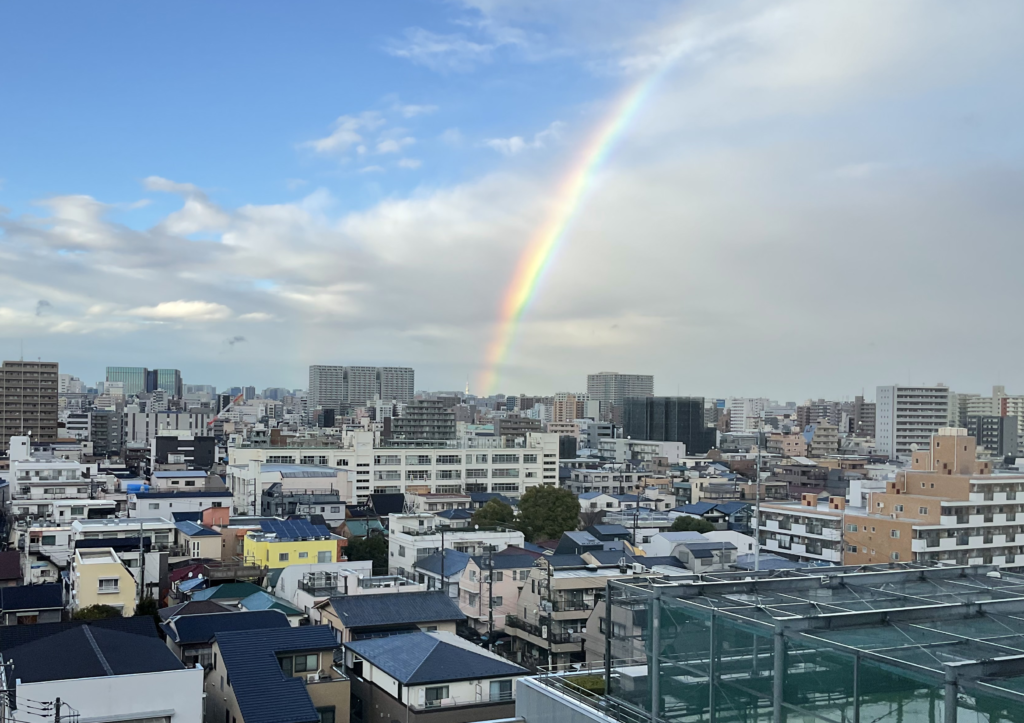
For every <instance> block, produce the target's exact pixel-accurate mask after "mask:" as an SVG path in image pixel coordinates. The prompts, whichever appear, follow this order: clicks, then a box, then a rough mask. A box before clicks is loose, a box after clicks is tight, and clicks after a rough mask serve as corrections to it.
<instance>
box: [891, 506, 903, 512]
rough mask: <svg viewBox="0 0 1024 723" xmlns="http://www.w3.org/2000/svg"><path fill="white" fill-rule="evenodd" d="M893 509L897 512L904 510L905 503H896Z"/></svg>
mask: <svg viewBox="0 0 1024 723" xmlns="http://www.w3.org/2000/svg"><path fill="white" fill-rule="evenodd" d="M893 510H894V511H895V512H903V505H896V506H895V507H893Z"/></svg>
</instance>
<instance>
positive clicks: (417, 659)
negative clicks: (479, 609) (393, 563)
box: [246, 633, 529, 723]
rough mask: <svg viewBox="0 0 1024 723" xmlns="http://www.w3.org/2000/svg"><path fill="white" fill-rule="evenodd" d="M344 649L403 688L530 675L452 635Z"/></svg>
mask: <svg viewBox="0 0 1024 723" xmlns="http://www.w3.org/2000/svg"><path fill="white" fill-rule="evenodd" d="M345 647H346V648H348V649H349V650H351V651H352V652H354V653H356V654H357V655H359V657H361V658H364V659H365V660H368V661H369V662H370V663H372V664H373V665H374V666H375V667H377V668H380V669H381V670H383V671H384V672H385V673H387V674H388V675H390V676H391V677H392V678H394V679H395V680H398V681H399V682H401V683H402V684H404V685H422V684H424V683H444V682H447V681H452V682H454V681H458V680H480V679H483V680H486V679H487V678H506V677H511V676H519V675H527V674H528V672H529V671H527V670H526V669H525V668H520V667H519V666H518V665H513V664H512V663H510V662H508V661H506V660H502V659H501V658H498V657H497V656H495V655H492V654H490V653H487V652H484V651H483V650H482V649H477V650H474V649H472V648H471V647H469V646H466V645H464V644H461V641H460V639H459V638H457V637H456V636H454V635H452V634H451V633H408V634H406V635H392V636H390V637H386V638H372V639H370V640H359V641H356V642H353V643H346V645H345ZM246 723H248V721H247V722H246Z"/></svg>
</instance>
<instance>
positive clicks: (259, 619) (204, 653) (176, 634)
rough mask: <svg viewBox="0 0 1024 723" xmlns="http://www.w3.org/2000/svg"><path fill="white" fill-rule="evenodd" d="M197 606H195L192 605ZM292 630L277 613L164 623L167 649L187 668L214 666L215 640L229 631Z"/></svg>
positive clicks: (203, 616)
mask: <svg viewBox="0 0 1024 723" xmlns="http://www.w3.org/2000/svg"><path fill="white" fill-rule="evenodd" d="M189 604H190V605H194V604H195V603H189ZM287 627H289V624H288V618H287V617H286V616H285V615H283V614H281V613H279V612H277V611H276V610H258V611H253V612H249V611H233V612H214V613H197V614H193V615H175V616H173V617H171V618H170V619H169V620H167V621H166V622H163V623H161V624H160V629H161V630H163V632H164V635H165V636H166V642H167V647H168V648H169V649H170V651H171V652H172V653H174V657H176V658H178V660H180V661H181V662H182V663H184V664H185V667H188V668H192V667H195V666H196V665H197V664H198V665H202V666H203V667H204V668H210V667H212V665H213V639H214V637H215V636H216V635H217V633H223V632H227V631H228V630H273V629H275V628H278V629H279V628H287Z"/></svg>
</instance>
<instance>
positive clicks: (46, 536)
mask: <svg viewBox="0 0 1024 723" xmlns="http://www.w3.org/2000/svg"><path fill="white" fill-rule="evenodd" d="M14 537H15V541H14V546H15V547H16V548H17V549H18V550H19V551H23V552H25V553H27V554H26V555H25V564H24V567H23V568H22V572H23V574H24V575H25V578H24V582H25V584H26V585H37V584H40V583H47V582H56V581H57V580H59V579H60V575H61V571H62V570H65V569H67V567H68V565H69V564H70V563H71V555H72V554H73V551H74V547H75V545H74V543H73V542H72V541H71V538H72V530H71V523H64V524H58V523H56V522H39V521H37V522H35V523H33V524H32V526H31V527H15V529H14ZM26 548H27V549H26Z"/></svg>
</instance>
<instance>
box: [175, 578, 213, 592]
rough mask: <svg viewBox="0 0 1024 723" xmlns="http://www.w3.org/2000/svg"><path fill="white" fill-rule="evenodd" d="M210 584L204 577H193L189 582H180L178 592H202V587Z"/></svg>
mask: <svg viewBox="0 0 1024 723" xmlns="http://www.w3.org/2000/svg"><path fill="white" fill-rule="evenodd" d="M209 584H210V581H209V580H208V579H206V578H205V577H193V578H192V579H191V580H182V581H181V582H180V583H178V590H180V591H181V592H189V591H191V590H202V589H203V588H204V587H206V586H207V585H209Z"/></svg>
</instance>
